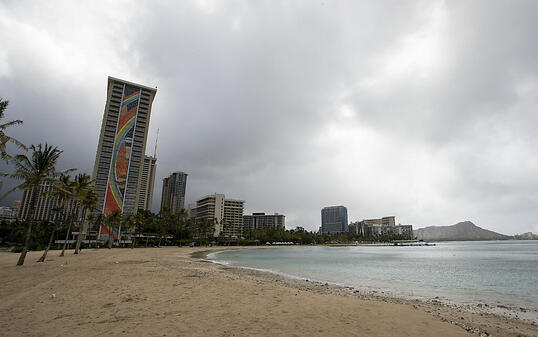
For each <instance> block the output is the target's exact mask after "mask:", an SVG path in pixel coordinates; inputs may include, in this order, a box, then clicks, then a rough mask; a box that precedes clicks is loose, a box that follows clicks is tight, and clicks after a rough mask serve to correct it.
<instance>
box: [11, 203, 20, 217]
mask: <svg viewBox="0 0 538 337" xmlns="http://www.w3.org/2000/svg"><path fill="white" fill-rule="evenodd" d="M21 203H22V201H21V200H13V202H11V205H9V207H11V208H12V209H13V212H15V217H17V216H18V215H19V209H20V208H21Z"/></svg>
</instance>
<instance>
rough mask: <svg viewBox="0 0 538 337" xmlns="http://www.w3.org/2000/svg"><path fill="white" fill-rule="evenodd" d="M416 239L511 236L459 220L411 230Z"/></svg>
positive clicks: (496, 238)
mask: <svg viewBox="0 0 538 337" xmlns="http://www.w3.org/2000/svg"><path fill="white" fill-rule="evenodd" d="M413 234H414V236H416V238H417V239H418V240H425V241H479V240H508V239H513V237H512V236H508V235H503V234H499V233H495V232H493V231H490V230H487V229H483V228H480V227H478V226H476V225H475V224H474V223H472V222H470V221H465V222H460V223H457V224H455V225H452V226H430V227H425V228H419V229H416V230H414V231H413Z"/></svg>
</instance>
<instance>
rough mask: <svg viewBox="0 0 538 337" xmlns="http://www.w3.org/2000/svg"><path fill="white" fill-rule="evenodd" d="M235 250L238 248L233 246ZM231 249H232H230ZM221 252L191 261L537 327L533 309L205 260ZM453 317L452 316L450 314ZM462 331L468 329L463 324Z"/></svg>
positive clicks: (195, 255) (197, 255)
mask: <svg viewBox="0 0 538 337" xmlns="http://www.w3.org/2000/svg"><path fill="white" fill-rule="evenodd" d="M299 247H300V246H296V247H295V248H299ZM237 248H239V247H237ZM240 248H241V249H245V248H261V249H266V248H275V249H276V248H282V247H271V246H267V247H265V246H259V247H240ZM232 249H233V248H232ZM224 250H225V249H215V250H207V251H201V252H196V253H193V254H192V257H193V258H199V259H202V260H207V261H210V262H214V263H217V264H221V265H223V266H225V267H229V268H237V269H239V270H238V272H244V273H252V274H257V275H259V276H260V277H267V278H274V277H280V278H282V280H286V281H289V282H291V283H293V284H296V285H297V286H298V287H304V286H305V285H313V284H317V285H321V286H324V287H329V288H330V289H332V291H334V292H335V293H338V294H340V293H342V292H344V293H352V294H353V295H358V294H360V295H361V297H362V298H367V299H372V300H382V301H389V302H392V303H405V304H409V305H413V306H414V305H416V304H417V303H419V304H426V305H433V306H434V307H438V306H441V307H444V308H450V310H457V311H461V310H463V311H466V312H470V313H474V314H479V315H480V314H490V315H493V316H494V317H499V318H508V319H514V320H516V321H523V322H525V323H531V324H534V325H538V311H536V309H532V308H528V307H525V308H524V307H520V306H517V307H516V306H513V305H512V306H509V305H507V304H503V303H497V304H494V303H489V304H488V303H481V302H476V303H458V302H456V301H450V300H448V299H446V298H440V297H439V296H415V297H412V296H403V295H399V294H397V293H395V292H390V291H387V290H386V289H385V290H381V289H375V290H372V289H367V288H364V287H363V288H357V287H352V286H349V285H342V284H337V283H332V282H325V281H322V280H314V279H308V278H305V277H300V276H296V275H288V274H284V273H280V272H276V271H272V270H264V269H259V268H251V267H243V266H234V265H229V264H225V263H221V262H219V261H218V260H212V259H210V258H209V255H210V254H215V253H218V252H220V251H224ZM427 310H428V311H430V312H437V310H435V308H427ZM452 316H454V315H452ZM441 318H442V319H443V320H444V321H450V318H449V317H447V316H446V315H444V317H441ZM456 324H460V322H458V321H456ZM462 327H464V328H468V327H467V326H465V324H463V326H462Z"/></svg>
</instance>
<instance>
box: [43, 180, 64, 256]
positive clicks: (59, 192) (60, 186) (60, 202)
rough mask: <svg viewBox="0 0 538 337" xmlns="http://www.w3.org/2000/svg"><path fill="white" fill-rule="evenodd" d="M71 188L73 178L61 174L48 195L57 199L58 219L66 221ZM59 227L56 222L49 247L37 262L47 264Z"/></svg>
mask: <svg viewBox="0 0 538 337" xmlns="http://www.w3.org/2000/svg"><path fill="white" fill-rule="evenodd" d="M71 186H72V181H71V177H70V176H69V175H67V174H65V173H64V174H60V176H59V177H58V179H56V180H55V181H54V188H53V189H52V190H51V191H50V192H49V193H48V195H49V196H51V197H56V198H57V207H56V208H55V210H56V213H57V218H59V219H60V220H64V221H65V217H66V205H67V201H69V199H70V198H71V189H72V188H71ZM57 227H58V224H57V223H56V221H55V222H54V228H53V230H52V233H51V234H50V239H49V244H48V245H47V248H46V249H45V251H44V252H43V255H42V256H41V257H40V258H39V260H37V262H45V259H46V258H47V253H48V252H49V249H50V246H51V244H52V239H53V237H54V234H55V233H56V229H57ZM66 240H67V239H66ZM64 250H65V243H64Z"/></svg>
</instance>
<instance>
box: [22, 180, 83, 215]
mask: <svg viewBox="0 0 538 337" xmlns="http://www.w3.org/2000/svg"><path fill="white" fill-rule="evenodd" d="M53 189H54V186H53V185H52V183H50V182H42V183H41V184H40V186H39V190H38V198H37V201H36V203H35V205H34V210H33V219H34V220H47V221H55V220H60V219H62V218H63V212H62V211H61V210H60V209H58V207H59V205H58V198H57V197H52V196H50V195H49V193H51V192H52V191H53ZM32 195H33V193H32V190H24V191H23V193H22V201H21V206H20V208H19V212H18V215H17V217H18V218H19V219H20V220H27V219H30V200H31V199H32ZM79 205H80V201H79V200H75V199H71V200H69V201H68V202H67V213H75V214H76V208H78V206H79ZM73 210H75V211H73ZM72 211H73V212H72Z"/></svg>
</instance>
